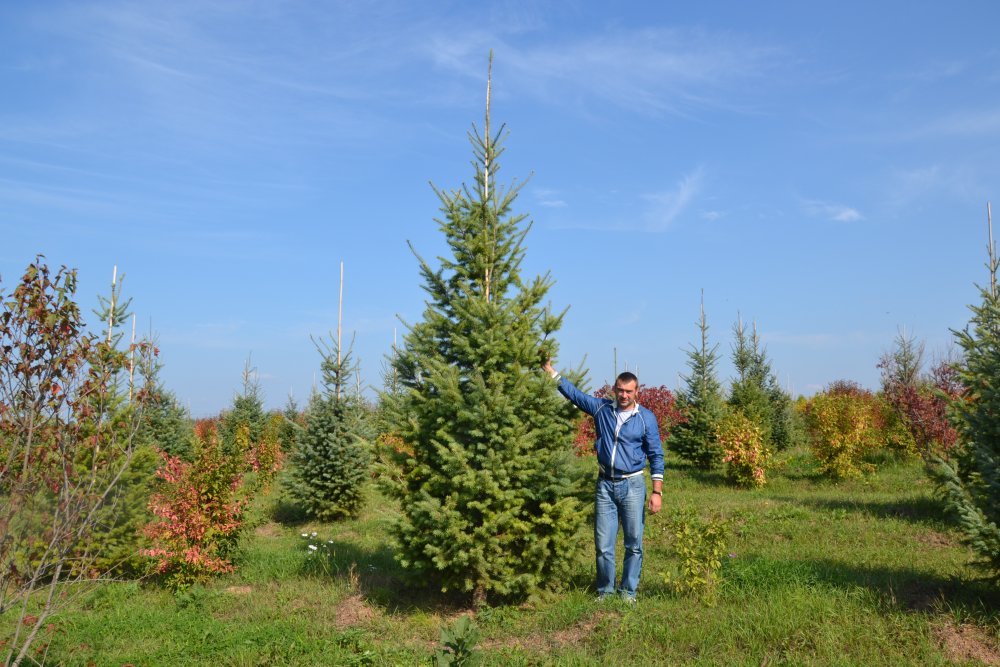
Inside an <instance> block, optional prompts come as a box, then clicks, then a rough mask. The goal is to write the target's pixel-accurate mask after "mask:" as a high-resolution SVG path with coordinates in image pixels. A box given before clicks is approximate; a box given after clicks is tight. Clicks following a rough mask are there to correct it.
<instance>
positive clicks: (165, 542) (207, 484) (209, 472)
mask: <svg viewBox="0 0 1000 667" xmlns="http://www.w3.org/2000/svg"><path fill="white" fill-rule="evenodd" d="M196 436H197V440H198V445H197V448H196V451H195V456H194V460H193V462H190V463H188V462H186V461H183V460H182V459H180V458H179V457H176V456H170V455H169V454H163V465H162V466H161V468H160V469H159V470H158V471H157V473H156V476H157V477H158V478H159V480H160V488H159V489H158V491H157V492H156V493H154V494H153V496H152V497H151V498H150V502H149V507H150V510H151V511H152V512H153V515H154V516H155V518H154V519H153V521H152V522H150V523H149V524H148V525H147V526H146V529H145V534H146V536H147V537H149V538H150V540H151V541H152V543H153V547H152V548H150V549H147V550H144V551H143V555H145V556H148V557H150V558H152V559H153V561H154V563H155V571H156V572H157V573H159V574H161V575H163V576H165V577H166V579H167V581H168V582H169V583H170V584H171V585H172V586H175V587H184V586H188V585H190V584H192V583H194V582H197V581H200V580H203V579H205V578H207V577H209V576H211V575H213V574H217V573H223V572H230V571H232V569H233V566H232V563H231V562H230V560H229V558H230V556H231V553H232V551H233V549H234V547H235V544H236V541H237V539H238V538H239V533H240V529H241V528H242V526H243V513H244V510H245V508H246V504H247V498H246V497H245V495H244V493H243V490H244V489H243V474H242V462H240V461H232V460H231V459H227V457H224V456H223V454H222V448H221V446H220V444H219V437H218V433H217V431H216V429H215V426H214V424H212V423H211V422H207V423H200V424H198V426H197V428H196Z"/></svg>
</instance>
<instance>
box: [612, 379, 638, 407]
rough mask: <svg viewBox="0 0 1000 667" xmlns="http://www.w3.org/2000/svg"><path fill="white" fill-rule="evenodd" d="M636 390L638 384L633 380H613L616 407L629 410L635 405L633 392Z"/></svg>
mask: <svg viewBox="0 0 1000 667" xmlns="http://www.w3.org/2000/svg"><path fill="white" fill-rule="evenodd" d="M637 390H638V385H637V384H636V383H635V382H634V381H633V382H623V381H621V380H618V381H617V382H615V399H616V400H617V401H618V407H619V408H622V409H623V410H629V409H631V408H632V406H633V405H635V394H636V391H637Z"/></svg>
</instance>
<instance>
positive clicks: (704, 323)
mask: <svg viewBox="0 0 1000 667" xmlns="http://www.w3.org/2000/svg"><path fill="white" fill-rule="evenodd" d="M698 329H699V331H700V334H701V342H700V344H699V345H698V346H694V345H692V346H691V349H690V350H688V353H687V355H688V360H687V365H688V368H690V369H691V373H690V375H687V376H685V377H684V381H685V383H686V387H685V388H684V389H683V390H682V391H680V392H679V395H678V407H679V408H680V410H681V412H682V413H683V415H684V418H685V421H683V422H681V423H679V424H677V425H676V426H675V427H674V430H673V432H672V433H671V434H670V440H669V441H668V443H667V446H668V448H670V449H673V450H674V451H675V452H677V454H679V455H680V456H681V457H682V458H684V459H685V460H687V461H690V462H691V463H693V464H694V465H696V466H698V467H700V468H711V467H713V466H715V465H717V464H719V463H720V462H721V460H722V449H721V446H720V445H719V441H718V432H719V426H720V425H721V422H722V419H723V417H724V416H725V413H726V402H725V399H724V397H723V396H722V385H721V384H720V382H719V380H718V377H717V376H716V367H717V366H718V363H719V346H718V344H715V345H709V342H708V320H707V319H706V318H705V300H704V296H703V297H702V303H701V316H700V318H699V320H698Z"/></svg>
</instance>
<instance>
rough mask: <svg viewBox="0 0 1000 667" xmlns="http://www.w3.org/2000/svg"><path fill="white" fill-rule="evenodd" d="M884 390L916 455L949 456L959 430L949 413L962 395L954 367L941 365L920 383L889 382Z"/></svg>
mask: <svg viewBox="0 0 1000 667" xmlns="http://www.w3.org/2000/svg"><path fill="white" fill-rule="evenodd" d="M883 391H884V394H885V398H886V400H887V401H888V402H889V404H890V405H891V406H892V408H893V409H894V410H895V411H896V414H897V415H898V416H899V418H900V419H901V421H902V423H903V426H904V427H905V428H906V429H907V431H908V433H909V436H910V439H911V440H912V442H913V445H914V447H915V448H916V450H917V453H919V454H920V455H921V456H924V457H927V456H929V455H934V454H936V455H939V456H944V457H947V456H948V454H949V453H950V452H951V451H952V450H953V449H954V447H955V443H956V442H957V441H958V431H957V430H956V429H955V427H954V426H953V425H952V421H951V419H950V417H949V414H948V411H949V405H950V404H952V403H954V402H955V401H957V400H958V399H959V398H960V397H961V395H962V388H961V384H960V382H959V377H958V371H957V370H956V369H955V367H954V366H953V365H952V364H950V363H947V362H941V363H939V364H938V365H937V366H935V367H934V368H932V369H931V372H930V374H929V376H927V377H923V378H921V379H920V380H919V381H918V382H914V383H909V384H905V383H901V382H889V383H887V386H885V388H884V389H883Z"/></svg>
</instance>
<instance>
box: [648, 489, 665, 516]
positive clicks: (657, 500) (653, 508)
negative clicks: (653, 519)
mask: <svg viewBox="0 0 1000 667" xmlns="http://www.w3.org/2000/svg"><path fill="white" fill-rule="evenodd" d="M648 504H649V513H650V514H656V513H657V512H659V511H660V507H661V506H662V505H663V496H661V495H660V494H659V493H652V494H650V496H649V503H648Z"/></svg>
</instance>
